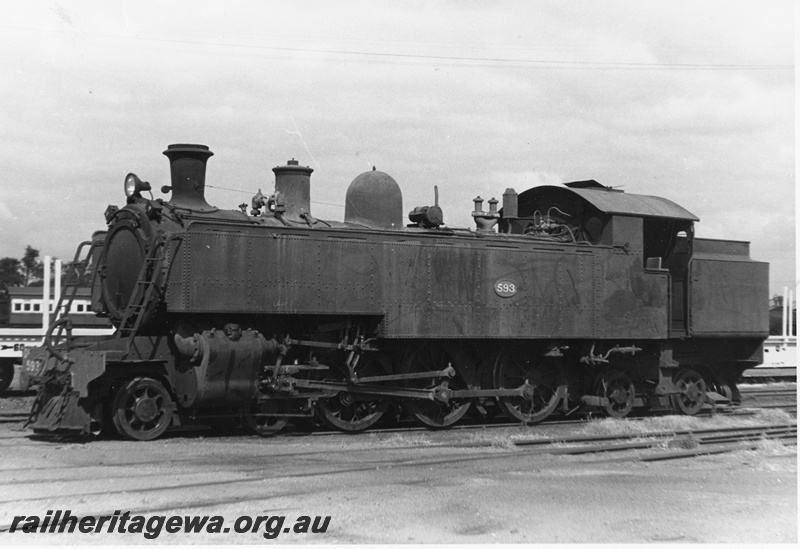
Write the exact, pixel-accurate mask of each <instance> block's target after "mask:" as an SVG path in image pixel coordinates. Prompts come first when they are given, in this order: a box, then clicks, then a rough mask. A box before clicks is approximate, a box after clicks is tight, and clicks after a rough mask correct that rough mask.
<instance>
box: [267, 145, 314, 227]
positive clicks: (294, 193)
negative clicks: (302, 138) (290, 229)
mask: <svg viewBox="0 0 800 549" xmlns="http://www.w3.org/2000/svg"><path fill="white" fill-rule="evenodd" d="M272 171H273V172H275V191H276V192H278V193H280V196H281V199H282V201H283V204H284V205H285V206H286V212H285V213H284V214H283V216H284V217H285V218H286V219H289V220H291V221H304V220H303V218H302V217H300V214H301V213H303V212H305V213H308V214H310V213H311V172H313V171H314V169H313V168H309V167H308V166H300V164H299V162H298V161H297V160H295V159H294V158H292V159H291V160H289V161H287V162H286V166H276V167H274V168H272ZM301 210H302V212H301Z"/></svg>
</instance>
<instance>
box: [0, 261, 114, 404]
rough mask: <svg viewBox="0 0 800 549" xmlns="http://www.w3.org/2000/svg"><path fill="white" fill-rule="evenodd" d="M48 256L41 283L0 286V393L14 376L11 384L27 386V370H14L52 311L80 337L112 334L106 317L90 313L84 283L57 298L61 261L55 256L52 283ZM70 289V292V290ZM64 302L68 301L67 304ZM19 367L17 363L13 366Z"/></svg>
mask: <svg viewBox="0 0 800 549" xmlns="http://www.w3.org/2000/svg"><path fill="white" fill-rule="evenodd" d="M50 265H51V258H50V257H49V256H46V257H45V258H44V270H45V272H46V273H47V275H46V276H45V277H44V280H43V281H42V285H41V286H11V287H9V288H6V289H0V394H2V393H3V392H4V391H6V390H7V389H9V387H10V386H11V385H12V382H14V377H15V376H17V378H18V379H17V380H16V382H14V387H15V388H18V389H20V390H22V391H27V390H28V389H29V386H30V383H29V381H30V380H29V377H28V372H26V371H25V370H24V369H21V370H19V372H17V371H16V369H15V366H17V365H20V364H22V355H23V352H24V351H25V348H27V347H35V346H38V345H41V344H42V338H43V336H44V333H45V331H46V329H47V327H48V326H49V325H50V321H51V319H52V318H54V315H55V311H56V310H57V308H59V307H60V309H59V313H60V314H61V315H64V316H69V317H70V319H71V322H72V325H73V333H74V334H75V335H80V336H83V337H90V336H101V337H102V336H108V335H110V334H112V333H113V329H112V326H111V323H110V322H109V321H108V319H105V318H99V317H97V316H96V315H95V314H93V313H92V309H91V288H90V287H89V286H87V285H78V286H75V287H74V288H72V287H70V288H69V290H70V298H71V299H68V300H63V302H62V303H60V301H62V300H61V294H60V290H61V284H60V274H61V261H60V260H58V259H56V260H55V262H54V270H55V273H56V276H55V280H54V283H53V284H52V287H51V284H50V281H51V277H50ZM73 291H74V295H73V294H72V293H71V292H73ZM67 301H69V303H68V304H67ZM18 368H19V367H18V366H17V369H18Z"/></svg>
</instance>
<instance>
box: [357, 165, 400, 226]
mask: <svg viewBox="0 0 800 549" xmlns="http://www.w3.org/2000/svg"><path fill="white" fill-rule="evenodd" d="M344 221H345V223H357V224H359V225H365V226H367V227H369V228H371V229H401V228H402V227H403V193H402V192H401V191H400V185H398V184H397V181H395V180H394V179H393V178H392V177H391V176H390V175H389V174H386V173H383V172H379V171H377V170H375V167H374V166H373V168H372V171H369V172H364V173H362V174H361V175H359V176H358V177H356V178H355V179H353V182H352V183H350V186H349V187H348V188H347V196H346V197H345V206H344Z"/></svg>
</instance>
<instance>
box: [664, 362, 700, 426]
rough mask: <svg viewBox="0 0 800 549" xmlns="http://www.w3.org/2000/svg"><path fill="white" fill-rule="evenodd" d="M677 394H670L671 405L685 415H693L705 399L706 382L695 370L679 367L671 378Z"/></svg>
mask: <svg viewBox="0 0 800 549" xmlns="http://www.w3.org/2000/svg"><path fill="white" fill-rule="evenodd" d="M672 381H673V383H674V384H675V387H677V389H678V394H676V395H672V397H670V400H671V401H672V407H673V408H674V409H675V410H676V411H678V412H680V413H682V414H685V415H687V416H693V415H695V414H696V413H697V412H699V411H700V410H701V409H702V408H703V404H704V403H705V401H706V382H705V380H704V379H703V376H702V375H701V374H700V372H698V371H697V370H694V369H692V368H681V369H680V370H678V373H677V374H675V377H674V378H673V380H672Z"/></svg>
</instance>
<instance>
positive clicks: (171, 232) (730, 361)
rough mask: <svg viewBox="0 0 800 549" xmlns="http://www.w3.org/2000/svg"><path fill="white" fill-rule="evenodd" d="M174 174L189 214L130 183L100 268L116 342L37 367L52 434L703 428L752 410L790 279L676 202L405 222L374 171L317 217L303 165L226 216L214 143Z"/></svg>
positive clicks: (178, 154)
mask: <svg viewBox="0 0 800 549" xmlns="http://www.w3.org/2000/svg"><path fill="white" fill-rule="evenodd" d="M164 154H165V155H166V156H167V157H168V159H169V162H170V172H171V185H170V186H164V187H162V191H163V192H164V193H169V194H170V195H171V196H170V198H169V200H163V199H154V198H153V197H152V192H151V190H150V184H149V183H147V182H143V181H142V180H141V179H139V177H137V176H136V175H134V174H129V175H128V176H127V177H126V178H125V192H126V197H127V198H126V204H125V205H124V206H123V207H121V208H118V207H116V206H109V207H108V209H107V210H106V212H105V217H106V221H107V224H108V229H107V231H105V232H102V233H96V234H95V235H94V237H93V239H92V241H91V245H90V246H89V253H88V255H87V258H86V260H85V261H84V263H83V265H84V266H85V268H86V269H87V270H88V272H90V273H91V275H92V277H93V286H92V287H93V295H92V303H93V309H94V310H95V312H97V313H98V314H100V315H104V316H108V317H109V318H110V320H111V322H112V323H113V324H114V325H115V326H116V332H115V334H114V335H113V336H111V337H108V338H103V339H98V338H95V339H92V340H86V339H80V338H73V337H70V334H69V328H70V326H69V322H68V321H64V320H56V321H55V322H54V323H53V325H52V326H51V328H50V330H49V332H48V336H47V338H46V342H45V346H44V347H42V348H38V349H35V350H32V351H30V352H29V353H28V355H27V357H26V364H29V365H33V366H34V368H32V369H34V370H36V371H38V372H39V375H38V376H36V380H37V382H38V383H39V392H38V394H37V398H36V400H35V403H34V405H33V409H32V410H31V417H30V420H29V426H30V427H31V428H32V429H34V430H35V431H36V432H39V433H50V432H53V433H56V432H73V433H83V434H88V433H93V432H97V431H99V430H100V429H101V428H102V427H103V426H104V425H109V424H112V425H113V426H114V427H115V428H116V430H117V431H118V432H119V433H120V434H121V435H122V436H123V437H126V438H131V439H137V440H149V439H153V438H156V437H158V436H160V435H161V434H163V433H164V431H165V430H166V429H168V428H169V427H170V426H176V425H184V424H187V423H192V422H196V421H204V420H207V421H212V422H213V421H221V420H224V419H225V418H238V417H241V419H242V421H243V423H244V424H245V425H246V426H248V427H249V428H250V429H252V430H253V431H254V432H256V433H258V434H261V435H270V434H273V433H276V432H278V431H279V430H280V429H282V428H283V427H284V426H285V425H286V423H287V422H289V421H292V420H293V419H296V418H310V417H316V418H320V419H321V420H322V421H324V422H325V423H327V424H329V425H331V426H333V427H336V428H338V429H341V430H344V431H351V432H355V431H362V430H365V429H368V428H369V427H371V426H372V425H374V424H375V423H376V422H377V421H378V420H380V418H381V416H382V415H383V414H384V413H385V412H386V411H387V409H392V410H396V409H398V408H402V409H404V410H405V411H407V412H408V413H409V414H410V415H411V416H412V417H413V418H415V419H416V420H418V421H419V422H421V423H423V424H424V425H426V426H428V427H431V428H445V427H448V426H450V425H453V424H454V423H456V422H457V421H458V420H459V419H461V418H462V417H463V416H464V415H465V414H466V413H467V412H469V411H470V410H471V411H473V412H475V413H477V414H481V415H491V414H495V413H503V414H505V415H507V416H509V417H511V418H513V419H515V420H518V421H521V422H526V423H536V422H539V421H541V420H543V419H544V418H546V417H547V416H549V415H550V414H551V413H553V412H554V411H556V410H564V411H567V410H572V409H574V408H576V407H578V406H584V407H591V408H594V409H598V410H602V411H605V412H606V413H607V414H609V415H612V416H615V417H624V416H626V415H627V414H628V413H630V412H631V410H633V409H634V408H636V407H640V408H649V409H667V408H671V409H674V410H677V411H678V412H681V413H685V414H695V413H697V412H698V411H699V410H700V409H701V408H702V407H703V406H705V405H709V404H712V405H713V404H719V403H724V402H728V401H730V400H736V399H737V397H738V393H737V391H736V380H737V379H738V378H739V377H740V375H741V373H742V371H743V370H745V369H747V368H750V367H752V366H754V365H756V364H759V363H760V362H761V345H762V342H763V340H764V339H765V338H766V337H767V335H768V331H769V327H768V310H767V303H768V297H769V296H768V286H767V284H768V265H767V264H766V263H762V262H757V261H753V260H752V259H750V257H749V244H748V243H746V242H739V241H728V240H710V239H702V238H697V237H695V234H694V233H695V232H694V226H695V223H696V222H698V219H697V217H695V216H694V215H693V214H692V213H690V212H689V211H687V210H686V209H684V208H683V207H681V206H679V205H677V204H675V203H674V202H671V201H669V200H666V199H663V198H659V197H654V196H645V195H636V194H630V193H624V192H621V191H619V190H615V189H611V188H609V187H605V186H603V185H601V184H599V183H597V182H596V181H593V180H589V181H578V182H573V183H567V184H565V185H563V186H540V187H534V188H531V189H528V190H526V191H524V192H522V193H519V194H518V193H516V192H515V191H514V190H513V189H507V190H506V191H505V193H504V194H503V200H502V204H500V202H499V201H497V200H494V199H492V200H490V201H489V202H488V209H484V203H483V202H484V201H483V200H482V199H481V198H480V197H478V198H476V199H475V201H474V202H475V203H474V209H473V211H472V217H473V218H474V219H475V223H476V227H475V228H451V227H447V226H446V225H445V224H444V223H443V213H442V210H441V208H440V207H439V206H438V199H437V204H434V205H433V206H419V207H415V208H413V209H412V210H411V211H410V213H409V214H408V216H407V221H406V222H404V220H403V219H404V215H403V213H404V209H403V202H402V200H403V199H402V193H401V190H400V187H399V185H398V184H397V182H395V180H394V179H393V178H392V177H390V176H389V175H387V174H385V173H383V172H380V171H377V170H375V169H374V168H373V170H372V171H368V172H366V173H363V174H361V175H359V176H358V177H356V178H355V179H354V180H353V182H352V183H351V184H350V186H349V188H348V189H347V193H346V196H345V217H344V221H343V222H337V221H328V220H322V219H316V218H315V217H313V216H312V214H311V199H310V196H311V174H312V172H313V170H312V169H311V168H309V167H305V166H301V165H300V164H299V162H297V161H295V160H290V161H288V163H287V164H286V165H284V166H278V167H275V168H274V169H273V172H274V174H275V189H274V192H271V193H269V194H267V195H265V194H262V193H261V191H260V190H259V191H258V193H257V194H256V195H255V196H254V197H253V199H252V202H251V204H250V207H248V206H247V205H245V204H243V205H241V206H240V207H239V209H238V210H221V209H218V208H216V207H214V206H211V205H209V204H208V203H207V201H206V199H205V194H204V188H205V177H206V163H207V161H208V159H209V157H211V156H212V154H213V153H212V152H211V151H210V150H209V149H208V147H206V146H203V145H185V144H178V145H170V146H169V147H168V148H167V150H166V151H165V152H164ZM144 193H150V197H149V198H148V197H146V196H145V195H144ZM498 206H499V208H498ZM82 275H83V276H84V277H86V276H87V273H82ZM65 331H66V332H67V333H66V337H65V334H64V332H65Z"/></svg>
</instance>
